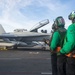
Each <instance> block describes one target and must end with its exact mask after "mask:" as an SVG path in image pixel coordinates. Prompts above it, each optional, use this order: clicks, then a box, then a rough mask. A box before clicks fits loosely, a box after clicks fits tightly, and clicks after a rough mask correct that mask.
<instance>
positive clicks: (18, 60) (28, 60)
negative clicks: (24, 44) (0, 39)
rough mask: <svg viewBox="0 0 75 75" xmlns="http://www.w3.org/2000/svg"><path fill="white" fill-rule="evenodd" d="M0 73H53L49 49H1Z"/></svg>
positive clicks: (34, 74) (11, 74)
mask: <svg viewBox="0 0 75 75" xmlns="http://www.w3.org/2000/svg"><path fill="white" fill-rule="evenodd" d="M0 75H52V72H51V58H50V52H49V51H42V50H7V51H0Z"/></svg>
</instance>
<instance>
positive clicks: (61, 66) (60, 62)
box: [57, 55, 66, 75]
mask: <svg viewBox="0 0 75 75" xmlns="http://www.w3.org/2000/svg"><path fill="white" fill-rule="evenodd" d="M57 73H58V75H66V56H65V55H59V56H57Z"/></svg>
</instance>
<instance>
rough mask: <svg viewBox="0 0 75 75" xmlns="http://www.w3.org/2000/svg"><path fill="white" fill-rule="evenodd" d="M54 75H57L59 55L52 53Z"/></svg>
mask: <svg viewBox="0 0 75 75" xmlns="http://www.w3.org/2000/svg"><path fill="white" fill-rule="evenodd" d="M51 64H52V75H57V54H56V53H51Z"/></svg>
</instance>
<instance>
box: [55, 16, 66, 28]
mask: <svg viewBox="0 0 75 75" xmlns="http://www.w3.org/2000/svg"><path fill="white" fill-rule="evenodd" d="M54 24H55V25H56V26H58V27H64V25H65V21H64V18H63V17H62V16H59V17H57V18H56V19H55V22H54Z"/></svg>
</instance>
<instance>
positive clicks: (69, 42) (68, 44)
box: [60, 23, 75, 54]
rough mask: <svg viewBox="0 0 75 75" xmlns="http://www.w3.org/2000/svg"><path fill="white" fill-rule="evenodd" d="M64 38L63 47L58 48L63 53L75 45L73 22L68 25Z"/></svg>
mask: <svg viewBox="0 0 75 75" xmlns="http://www.w3.org/2000/svg"><path fill="white" fill-rule="evenodd" d="M66 38H67V41H66V43H65V44H64V46H63V48H62V49H61V50H60V52H61V53H63V54H67V53H69V52H71V51H72V50H73V48H74V46H75V23H73V24H71V25H70V26H69V27H68V30H67V35H66Z"/></svg>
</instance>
